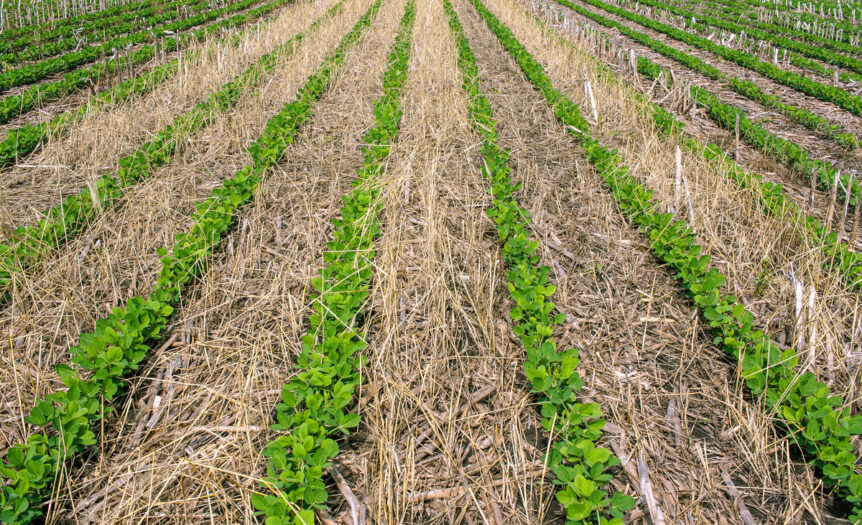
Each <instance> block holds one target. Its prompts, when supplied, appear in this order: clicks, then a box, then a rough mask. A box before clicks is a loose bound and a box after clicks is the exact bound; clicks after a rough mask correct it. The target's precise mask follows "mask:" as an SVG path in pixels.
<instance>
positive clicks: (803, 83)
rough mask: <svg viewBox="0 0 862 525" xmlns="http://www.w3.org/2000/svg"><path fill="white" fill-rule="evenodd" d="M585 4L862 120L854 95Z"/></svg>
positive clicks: (596, 1) (861, 104) (861, 101)
mask: <svg viewBox="0 0 862 525" xmlns="http://www.w3.org/2000/svg"><path fill="white" fill-rule="evenodd" d="M583 1H584V2H585V3H587V4H589V5H592V6H593V7H597V8H599V9H602V10H604V11H607V12H608V13H612V14H615V15H617V16H621V17H623V18H625V19H627V20H631V21H632V22H635V23H638V24H640V25H643V26H644V27H648V28H650V29H653V30H655V31H658V32H659V33H664V34H666V35H668V36H669V37H671V38H673V39H675V40H678V41H680V42H684V43H686V44H689V45H691V46H693V47H697V48H699V49H704V50H706V51H709V52H710V53H713V54H715V55H716V56H719V57H721V58H724V59H726V60H729V61H731V62H735V63H736V64H739V65H740V66H743V67H746V68H748V69H751V70H752V71H756V72H758V73H760V74H761V75H763V76H765V77H766V78H769V79H771V80H774V81H776V82H778V83H780V84H784V85H785V86H787V87H790V88H793V89H796V90H798V91H801V92H802V93H805V94H806V95H810V96H812V97H815V98H818V99H820V100H823V101H826V102H832V103H833V104H835V105H837V106H839V107H841V108H843V109H846V110H847V111H849V112H851V113H853V114H854V115H859V116H862V98H860V97H859V96H858V95H851V94H850V93H848V92H847V91H845V90H843V89H841V88H837V87H834V86H828V85H824V84H822V83H820V82H817V81H815V80H811V79H809V78H805V77H803V76H801V75H798V74H796V73H793V72H790V71H785V70H783V69H781V68H779V67H778V66H775V65H773V64H770V63H769V62H764V61H762V60H759V59H757V58H755V57H753V56H751V55H749V54H748V53H745V52H743V51H739V50H736V49H730V48H727V47H724V46H722V45H719V44H716V43H714V42H712V41H711V40H708V39H706V38H703V37H700V36H697V35H695V34H692V33H689V32H686V31H683V30H681V29H677V28H675V27H672V26H669V25H667V24H663V23H661V22H657V21H655V20H652V19H651V18H647V17H645V16H641V15H638V14H634V13H631V12H629V11H627V10H625V9H622V8H619V7H615V6H613V5H610V4H607V3H605V2H602V1H601V0H583ZM564 5H565V4H564Z"/></svg>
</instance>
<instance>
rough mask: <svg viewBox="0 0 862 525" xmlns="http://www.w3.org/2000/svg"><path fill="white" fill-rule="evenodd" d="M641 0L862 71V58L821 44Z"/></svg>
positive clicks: (665, 4)
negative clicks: (809, 42) (807, 42)
mask: <svg viewBox="0 0 862 525" xmlns="http://www.w3.org/2000/svg"><path fill="white" fill-rule="evenodd" d="M642 1H643V3H644V4H646V5H648V6H651V7H654V8H661V9H664V10H665V11H668V12H670V13H673V14H675V15H678V16H682V17H685V18H687V19H689V20H691V19H692V17H694V18H695V19H696V20H697V22H698V23H700V24H707V25H710V26H712V27H716V28H719V29H724V30H726V31H731V32H734V33H737V34H739V33H742V32H743V31H744V32H745V34H746V35H748V36H749V37H752V38H757V39H760V40H764V41H766V42H770V43H772V44H773V45H775V46H777V47H780V48H783V49H787V50H792V51H796V52H797V53H801V54H802V55H805V56H807V57H810V58H817V59H819V60H823V61H824V62H827V63H829V64H834V65H836V66H841V67H843V68H846V69H849V70H850V71H855V72H856V73H862V60H859V59H857V58H854V57H851V56H847V55H843V54H841V53H835V52H834V51H830V50H828V49H825V48H824V47H821V46H811V45H808V44H806V43H804V42H799V41H797V40H793V39H790V38H786V37H783V36H778V35H774V34H772V33H769V32H766V31H760V30H759V29H756V28H754V27H751V26H743V25H740V24H737V23H735V22H731V21H728V20H725V19H723V18H718V17H714V16H708V15H705V14H702V13H696V12H694V11H690V10H688V9H683V8H680V7H676V6H673V5H670V4H668V3H666V2H662V1H660V0H642Z"/></svg>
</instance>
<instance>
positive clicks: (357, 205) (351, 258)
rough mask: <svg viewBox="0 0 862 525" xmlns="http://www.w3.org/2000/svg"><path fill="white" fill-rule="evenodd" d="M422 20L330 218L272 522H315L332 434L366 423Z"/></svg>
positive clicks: (280, 443)
mask: <svg viewBox="0 0 862 525" xmlns="http://www.w3.org/2000/svg"><path fill="white" fill-rule="evenodd" d="M379 3H380V0H378V1H377V2H376V3H375V6H377V5H379ZM372 9H375V11H369V14H370V16H373V13H375V12H376V7H374V6H372ZM414 19H415V5H414V1H413V0H410V1H409V2H408V3H407V5H406V7H405V11H404V15H403V16H402V18H401V22H400V24H399V27H398V32H397V34H396V36H395V41H394V42H393V44H392V48H391V50H390V52H389V57H388V61H387V63H388V67H387V69H386V71H385V72H384V74H383V79H382V84H383V94H382V95H381V96H380V98H379V99H377V101H375V103H374V116H375V120H374V126H373V127H372V128H371V129H370V130H368V132H366V134H365V135H364V136H363V137H362V140H363V142H364V144H363V146H362V153H363V158H364V161H363V164H362V166H361V167H360V168H359V169H358V170H357V176H356V179H355V180H354V181H353V185H354V187H355V189H354V190H353V191H352V192H350V193H349V194H348V195H345V196H344V197H343V198H342V200H343V202H344V204H343V205H342V207H341V210H340V214H341V218H338V219H334V220H333V221H332V222H333V227H334V232H333V237H332V240H331V241H329V242H327V243H326V247H327V251H325V252H324V254H323V261H324V263H325V264H326V266H325V267H324V268H323V269H322V270H320V275H319V277H317V278H316V279H314V283H313V284H314V288H315V290H316V291H317V293H316V295H315V297H313V299H312V303H311V306H312V308H313V310H314V313H313V314H312V315H311V316H310V322H309V328H308V331H307V332H306V335H304V336H303V338H302V351H301V353H300V354H299V356H298V357H297V361H296V368H297V369H298V370H299V371H298V373H297V374H296V375H295V376H294V377H293V378H292V379H291V380H290V381H288V382H287V383H285V384H284V387H283V388H282V392H281V403H278V404H277V405H276V406H275V418H276V421H277V423H275V424H273V425H272V429H273V430H274V431H276V432H277V433H278V436H277V437H276V438H274V439H273V440H271V441H270V442H269V443H268V444H267V446H266V448H265V449H264V450H263V455H264V456H266V457H268V458H269V464H268V466H267V475H266V477H264V478H263V480H262V484H263V486H264V488H265V490H266V491H267V493H264V494H255V495H254V496H252V503H253V504H254V506H255V507H256V508H257V509H258V510H259V511H260V512H261V513H262V514H264V515H266V517H267V518H266V522H267V523H268V524H274V525H289V524H295V525H314V523H315V520H314V509H315V508H318V507H320V506H321V505H323V504H324V503H326V500H327V498H328V496H327V492H326V484H325V483H324V482H323V474H324V470H325V469H327V468H328V467H329V466H330V465H331V461H332V460H333V459H334V458H335V456H336V455H337V454H338V451H339V448H338V443H337V442H336V440H335V439H334V438H337V437H338V436H341V435H346V434H348V433H349V431H350V429H352V428H354V427H356V426H357V425H358V424H359V422H360V416H359V414H356V413H351V412H349V407H350V405H351V404H352V402H353V394H354V392H355V390H356V388H357V387H358V386H359V384H360V381H361V373H360V369H361V367H362V366H363V364H364V363H365V361H366V359H365V358H364V356H363V355H362V352H363V350H364V349H365V347H366V342H365V338H364V336H363V334H362V333H361V332H362V329H363V328H362V327H363V325H364V315H363V309H364V307H365V305H366V303H367V302H368V297H369V294H370V282H371V279H372V275H373V266H372V263H373V259H374V249H373V248H374V241H375V239H376V238H377V237H378V236H379V235H380V220H379V218H378V213H379V211H380V202H379V199H378V195H379V182H378V180H377V179H378V176H379V174H380V173H381V172H382V171H383V170H384V169H385V166H386V159H387V158H388V157H389V154H390V151H391V147H392V144H393V143H394V142H395V141H396V140H397V138H398V130H399V124H400V121H401V115H402V111H401V93H402V90H403V88H404V84H405V83H406V81H407V75H408V68H407V65H408V61H409V58H410V42H411V38H412V33H413V22H414ZM368 23H370V18H368ZM341 56H343V55H341ZM339 64H340V62H339ZM336 65H337V64H336V62H333V66H336ZM317 82H318V85H319V86H321V87H320V88H319V89H324V88H325V85H326V83H327V82H328V79H327V78H324V77H319V80H317Z"/></svg>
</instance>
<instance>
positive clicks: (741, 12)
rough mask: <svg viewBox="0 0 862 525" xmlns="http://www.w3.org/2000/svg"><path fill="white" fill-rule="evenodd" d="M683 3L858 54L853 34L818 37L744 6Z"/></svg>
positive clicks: (781, 33)
mask: <svg viewBox="0 0 862 525" xmlns="http://www.w3.org/2000/svg"><path fill="white" fill-rule="evenodd" d="M683 3H684V4H688V7H689V8H690V9H697V8H701V9H710V13H711V14H712V15H713V16H717V17H719V18H722V19H724V20H729V21H735V22H736V23H737V24H744V25H745V26H746V27H753V28H756V29H761V30H763V31H768V32H769V33H772V34H777V35H780V36H785V37H790V38H794V39H796V40H798V41H800V42H808V43H810V44H812V45H817V46H820V47H824V48H828V49H831V50H833V51H839V52H843V53H847V54H849V55H852V56H857V55H858V54H859V52H858V49H857V48H856V46H855V45H853V44H852V43H851V40H852V38H853V37H854V34H855V32H849V31H842V32H841V33H840V34H838V35H837V36H836V38H827V37H826V36H820V35H819V34H816V33H814V32H809V31H805V30H802V29H801V22H800V26H799V27H796V28H794V27H790V26H789V25H785V24H784V23H776V22H775V21H772V22H768V21H764V20H761V19H759V15H758V14H757V13H759V12H760V11H756V10H752V9H751V8H749V7H745V6H737V5H726V4H722V3H719V2H717V1H712V0H704V1H703V2H697V3H693V2H683ZM782 15H783V16H785V17H787V16H788V15H790V13H789V12H784V13H782ZM698 16H699V15H698ZM790 23H791V22H790V20H789V19H787V24H790ZM827 24H828V22H826V21H822V22H821V23H819V24H818V25H817V27H818V28H820V27H826V25H827Z"/></svg>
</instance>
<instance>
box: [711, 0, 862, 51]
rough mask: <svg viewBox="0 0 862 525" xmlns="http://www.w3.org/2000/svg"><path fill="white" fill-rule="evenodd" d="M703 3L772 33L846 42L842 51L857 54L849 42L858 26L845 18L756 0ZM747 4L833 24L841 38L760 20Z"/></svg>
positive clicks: (822, 23) (819, 41) (816, 41)
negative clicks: (840, 32)
mask: <svg viewBox="0 0 862 525" xmlns="http://www.w3.org/2000/svg"><path fill="white" fill-rule="evenodd" d="M703 5H705V6H709V7H712V8H713V9H716V10H718V11H719V12H720V13H722V15H724V16H725V17H726V16H732V17H733V18H734V19H736V20H737V21H741V20H742V19H743V18H745V19H747V22H748V23H749V24H751V25H753V26H754V27H757V28H758V29H765V30H768V31H770V32H773V33H774V32H779V33H784V34H788V35H790V36H794V37H797V38H800V37H803V38H804V37H813V38H810V39H808V38H806V40H809V41H811V42H812V43H815V44H818V45H823V44H824V43H846V45H845V46H840V47H841V48H843V49H841V50H842V51H846V52H850V53H853V54H859V53H858V51H853V50H852V49H853V47H855V46H851V45H850V44H849V42H850V36H851V35H852V34H853V33H855V32H858V31H859V26H858V24H857V25H853V23H852V22H848V21H846V20H836V19H834V18H821V17H820V16H819V15H817V14H814V13H807V12H802V13H800V12H796V11H795V10H794V11H790V10H789V9H786V6H780V7H779V6H778V5H776V4H770V5H764V4H763V3H762V2H757V1H753V2H736V3H734V4H726V3H721V2H704V4H703ZM749 6H751V7H755V8H760V10H762V9H764V8H765V9H767V10H771V11H773V12H778V11H784V12H787V13H789V14H791V16H792V17H794V18H797V19H799V20H800V21H802V22H808V23H813V22H816V23H817V25H818V26H820V25H834V26H835V28H836V29H843V30H844V33H843V35H842V36H841V40H840V41H838V42H836V41H835V40H833V39H828V38H823V37H819V36H816V35H812V34H811V33H807V32H805V31H800V30H795V29H793V28H789V27H785V26H783V25H779V24H775V23H769V22H764V21H761V20H759V19H758V13H759V12H760V10H757V9H751V7H749Z"/></svg>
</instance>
